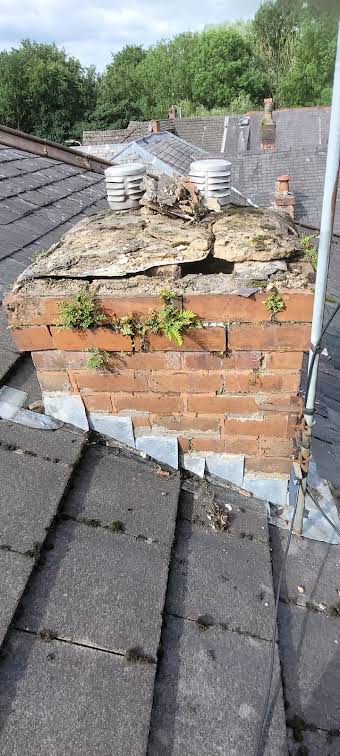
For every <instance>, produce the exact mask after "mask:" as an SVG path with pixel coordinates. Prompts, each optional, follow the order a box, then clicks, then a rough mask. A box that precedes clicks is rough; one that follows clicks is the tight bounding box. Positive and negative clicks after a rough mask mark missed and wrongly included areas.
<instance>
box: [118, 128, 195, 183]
mask: <svg viewBox="0 0 340 756" xmlns="http://www.w3.org/2000/svg"><path fill="white" fill-rule="evenodd" d="M133 144H134V148H135V149H137V151H138V149H139V148H141V149H142V150H145V151H146V152H147V153H149V154H150V155H153V156H154V157H155V158H156V159H157V161H162V163H164V164H166V165H167V166H170V168H171V169H173V170H174V171H175V172H176V173H179V174H181V175H186V174H188V173H189V170H190V163H192V162H193V160H200V159H202V158H204V157H208V153H207V152H206V151H205V150H203V149H201V148H200V147H197V146H196V145H194V144H189V143H188V142H187V141H185V140H184V139H180V138H179V137H178V136H175V134H172V133H170V132H168V131H166V132H164V133H160V134H150V135H149V136H147V137H145V139H139V140H138V141H136V142H134V143H133ZM125 152H127V148H125V150H123V151H122V152H121V153H119V154H118V155H117V156H116V160H117V161H119V162H120V161H121V159H122V157H123V155H124V153H125Z"/></svg>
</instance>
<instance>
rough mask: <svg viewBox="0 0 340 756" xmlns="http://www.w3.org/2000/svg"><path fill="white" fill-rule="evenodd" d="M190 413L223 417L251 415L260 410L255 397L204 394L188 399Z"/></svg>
mask: <svg viewBox="0 0 340 756" xmlns="http://www.w3.org/2000/svg"><path fill="white" fill-rule="evenodd" d="M188 411H189V412H198V413H207V414H218V415H223V414H224V413H225V412H232V413H237V414H249V413H251V412H258V411H259V410H258V407H257V405H256V403H255V399H254V397H247V396H229V395H228V396H226V395H225V394H215V395H208V396H207V395H204V394H202V395H199V396H189V397H188Z"/></svg>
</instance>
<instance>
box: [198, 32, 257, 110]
mask: <svg viewBox="0 0 340 756" xmlns="http://www.w3.org/2000/svg"><path fill="white" fill-rule="evenodd" d="M192 90H193V99H194V102H196V103H201V104H202V105H204V106H205V107H207V108H209V109H211V108H216V107H223V108H225V109H227V108H228V106H229V104H230V102H231V101H232V100H234V98H235V97H237V96H238V95H239V94H240V92H246V93H247V95H248V96H249V98H250V99H251V100H252V101H254V102H259V101H260V99H261V98H262V97H263V94H264V93H265V91H266V76H265V75H264V74H263V73H262V72H261V71H256V70H255V69H254V67H253V65H252V50H251V48H250V45H249V43H248V42H247V40H246V38H245V37H244V36H243V35H241V34H240V33H239V32H238V31H236V30H235V29H233V28H232V27H227V28H218V29H211V30H209V31H205V32H203V33H202V34H200V35H199V37H198V40H197V46H196V55H195V70H194V73H193V84H192Z"/></svg>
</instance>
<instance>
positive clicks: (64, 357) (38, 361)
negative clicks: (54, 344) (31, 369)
mask: <svg viewBox="0 0 340 756" xmlns="http://www.w3.org/2000/svg"><path fill="white" fill-rule="evenodd" d="M88 358H89V353H88V352H59V351H57V350H56V349H53V350H51V351H46V352H33V354H32V360H33V362H34V365H35V367H36V368H37V370H67V369H72V368H79V369H80V368H83V367H85V365H86V363H87V360H88Z"/></svg>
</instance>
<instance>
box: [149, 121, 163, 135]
mask: <svg viewBox="0 0 340 756" xmlns="http://www.w3.org/2000/svg"><path fill="white" fill-rule="evenodd" d="M149 129H150V131H151V133H152V134H159V132H160V130H161V124H160V121H150V123H149Z"/></svg>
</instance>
